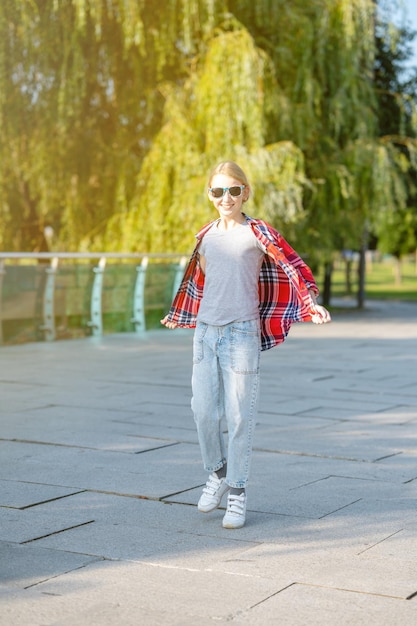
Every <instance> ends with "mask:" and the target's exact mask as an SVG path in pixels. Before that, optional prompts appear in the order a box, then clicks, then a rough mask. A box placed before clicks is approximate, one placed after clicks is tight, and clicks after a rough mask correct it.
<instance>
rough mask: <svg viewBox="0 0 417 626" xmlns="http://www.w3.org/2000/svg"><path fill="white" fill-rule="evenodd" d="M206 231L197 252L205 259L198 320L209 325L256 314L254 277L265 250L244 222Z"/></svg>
mask: <svg viewBox="0 0 417 626" xmlns="http://www.w3.org/2000/svg"><path fill="white" fill-rule="evenodd" d="M217 224H218V222H216V223H215V224H213V226H212V228H211V229H210V230H209V231H208V232H207V233H206V235H205V236H204V238H203V241H202V242H201V246H200V254H202V255H203V256H204V257H205V259H206V275H205V282H204V290H203V298H202V300H201V303H200V309H199V312H198V316H197V318H198V320H199V321H200V322H205V323H206V324H210V325H213V326H223V325H224V324H230V323H231V322H243V321H247V320H253V319H257V318H258V317H259V293H258V280H259V272H260V269H261V266H262V260H263V257H264V254H265V250H264V248H263V247H262V244H261V243H260V242H259V241H258V240H257V238H256V237H255V235H254V234H253V232H252V229H251V227H250V226H249V225H248V224H241V225H239V226H236V227H235V228H232V229H231V230H226V231H220V230H219V229H218V228H217Z"/></svg>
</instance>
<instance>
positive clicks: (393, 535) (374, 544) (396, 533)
mask: <svg viewBox="0 0 417 626" xmlns="http://www.w3.org/2000/svg"><path fill="white" fill-rule="evenodd" d="M403 532H404V528H400V530H396V531H395V533H391V534H390V535H387V536H386V537H384V538H383V539H380V540H379V541H377V542H376V543H373V544H372V545H371V546H368V547H367V548H365V549H364V550H361V551H360V552H358V553H357V556H360V555H361V554H363V553H364V552H368V550H372V548H375V546H378V545H379V544H380V543H384V541H386V540H387V539H391V537H395V535H399V534H400V533H403Z"/></svg>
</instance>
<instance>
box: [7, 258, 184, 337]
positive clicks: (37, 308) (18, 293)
mask: <svg viewBox="0 0 417 626" xmlns="http://www.w3.org/2000/svg"><path fill="white" fill-rule="evenodd" d="M34 256H35V258H31V257H30V255H25V258H23V259H22V258H19V259H17V258H9V257H6V256H5V254H4V253H2V256H1V257H0V322H1V324H0V327H1V333H0V342H1V343H2V344H4V345H7V344H9V345H10V344H18V343H25V342H28V341H43V340H53V339H72V338H79V337H85V336H88V335H91V334H95V335H100V334H103V333H118V332H143V331H144V330H148V329H154V328H162V327H161V325H160V323H159V320H160V319H161V317H162V316H163V315H164V314H165V313H166V312H167V311H168V309H169V306H170V304H171V301H172V297H173V293H174V291H176V289H177V287H178V284H179V281H180V279H181V277H182V274H183V271H184V265H185V259H184V258H182V259H181V258H180V257H179V256H174V255H165V256H164V258H160V257H157V256H156V255H148V256H144V255H140V258H138V257H139V255H136V256H135V255H130V257H129V256H128V255H126V257H125V258H123V255H119V257H122V258H117V259H114V257H111V256H110V255H98V256H97V257H94V258H93V257H91V256H90V255H89V256H90V258H85V257H84V258H83V257H82V255H77V258H76V259H74V258H62V256H59V255H57V256H55V257H54V256H52V255H49V256H48V257H47V258H39V256H40V255H34ZM44 256H46V255H44ZM68 256H70V255H68ZM131 257H135V258H131Z"/></svg>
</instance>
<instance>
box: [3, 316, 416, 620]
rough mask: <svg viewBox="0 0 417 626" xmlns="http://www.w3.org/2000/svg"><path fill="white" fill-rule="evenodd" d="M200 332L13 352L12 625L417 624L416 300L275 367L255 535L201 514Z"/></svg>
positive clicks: (7, 610)
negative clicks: (194, 404) (193, 408)
mask: <svg viewBox="0 0 417 626" xmlns="http://www.w3.org/2000/svg"><path fill="white" fill-rule="evenodd" d="M191 337H192V335H191V333H190V332H188V331H173V332H170V331H164V330H161V331H155V332H151V333H149V334H146V335H145V336H142V337H139V336H134V335H131V334H124V335H113V336H108V337H105V338H103V339H100V340H95V339H93V338H91V339H85V340H74V341H62V342H56V343H37V344H27V345H22V346H15V347H3V348H0V394H1V395H0V402H1V407H0V410H1V416H0V420H1V421H0V426H1V429H0V430H1V432H0V463H1V467H0V624H1V625H2V626H3V625H4V626H6V625H7V626H10V625H13V626H23V625H24V626H26V625H27V626H29V625H30V626H52V625H54V626H55V625H56V626H67V625H71V626H80V625H81V626H83V625H88V626H94V625H97V626H106V625H117V626H119V625H122V626H125V625H135V626H137V625H138V624H139V625H141V626H148V625H149V626H154V625H155V626H165V625H169V626H172V625H175V626H197V625H198V626H200V625H203V626H205V625H209V624H217V623H222V622H231V623H233V624H242V625H243V624H248V625H250V626H254V625H266V624H268V625H269V624H279V625H285V626H287V625H289V626H293V625H294V626H298V625H300V626H301V625H302V626H304V625H306V624H308V625H309V626H310V625H316V624H317V625H320V626H327V625H328V626H333V625H335V624H337V626H344V625H347V624H349V625H354V626H358V625H362V624H364V625H366V626H373V625H378V626H380V625H381V624H383V625H385V624H386V625H387V626H396V625H398V626H399V625H401V626H403V625H408V624H415V623H417V445H416V443H417V305H416V304H402V305H400V304H394V305H392V306H390V307H388V308H387V306H386V305H384V306H382V305H380V304H373V305H372V306H370V309H369V310H367V311H365V312H364V313H361V314H359V313H354V312H351V313H348V314H338V315H336V316H335V319H334V322H333V323H332V324H330V325H327V326H322V327H318V326H314V325H312V324H302V325H298V326H297V327H295V328H293V330H292V332H291V335H290V337H289V339H288V340H287V342H286V343H285V344H284V345H283V346H281V347H280V348H278V349H274V350H271V351H269V352H267V353H264V354H263V357H262V369H263V395H262V400H261V406H260V413H259V420H258V425H257V430H256V439H255V450H254V456H253V469H252V478H251V484H250V487H249V489H248V502H249V512H248V520H247V525H246V526H245V527H244V528H243V529H241V530H236V531H231V530H224V529H223V528H222V527H221V520H222V516H223V511H222V510H217V511H214V512H213V513H211V514H208V515H204V514H200V513H198V512H197V508H196V502H197V500H198V497H199V494H200V491H201V486H202V484H203V483H204V482H205V480H206V475H205V473H204V472H203V470H202V467H201V462H200V453H199V448H198V445H197V440H196V434H195V429H194V424H193V420H192V416H191V412H190V408H189V404H190V382H189V381H190V374H191Z"/></svg>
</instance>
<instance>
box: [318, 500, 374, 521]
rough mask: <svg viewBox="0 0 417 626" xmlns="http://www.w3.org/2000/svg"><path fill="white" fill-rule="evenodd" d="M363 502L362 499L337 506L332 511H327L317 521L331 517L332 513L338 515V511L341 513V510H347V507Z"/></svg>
mask: <svg viewBox="0 0 417 626" xmlns="http://www.w3.org/2000/svg"><path fill="white" fill-rule="evenodd" d="M362 500H363V498H358V499H357V500H353V501H352V502H348V504H344V505H343V506H339V507H338V508H337V509H334V511H329V513H325V514H324V515H321V516H320V517H319V518H318V519H324V518H325V517H329V515H333V514H334V513H338V512H339V511H343V509H347V508H348V507H350V506H352V504H356V503H357V502H361V501H362Z"/></svg>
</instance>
